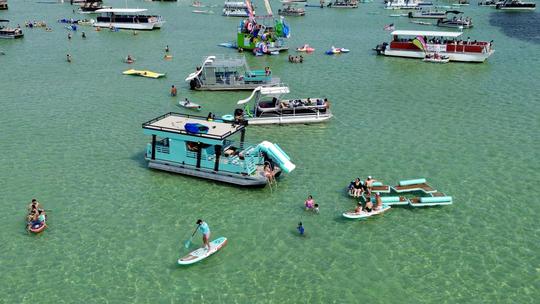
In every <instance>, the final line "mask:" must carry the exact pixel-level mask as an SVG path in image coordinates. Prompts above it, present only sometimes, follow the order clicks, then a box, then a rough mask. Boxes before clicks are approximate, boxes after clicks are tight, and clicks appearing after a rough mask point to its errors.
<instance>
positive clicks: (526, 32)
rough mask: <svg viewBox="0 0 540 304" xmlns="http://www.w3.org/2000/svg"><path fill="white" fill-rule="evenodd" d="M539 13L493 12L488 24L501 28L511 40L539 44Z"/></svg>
mask: <svg viewBox="0 0 540 304" xmlns="http://www.w3.org/2000/svg"><path fill="white" fill-rule="evenodd" d="M539 23H540V13H532V12H495V13H492V14H491V15H490V16H489V24H490V25H493V26H496V27H499V28H501V30H502V32H503V33H504V34H505V35H506V36H508V37H512V38H517V39H519V40H523V41H526V42H531V43H534V44H540V24H539Z"/></svg>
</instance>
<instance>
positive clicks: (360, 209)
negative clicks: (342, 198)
mask: <svg viewBox="0 0 540 304" xmlns="http://www.w3.org/2000/svg"><path fill="white" fill-rule="evenodd" d="M354 213H355V214H360V213H362V203H361V202H358V203H357V204H356V208H355V209H354Z"/></svg>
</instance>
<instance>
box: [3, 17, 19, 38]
mask: <svg viewBox="0 0 540 304" xmlns="http://www.w3.org/2000/svg"><path fill="white" fill-rule="evenodd" d="M8 23H9V20H5V19H2V20H0V39H17V38H22V37H24V34H23V32H22V30H21V29H20V28H11V27H8V26H7V24H8Z"/></svg>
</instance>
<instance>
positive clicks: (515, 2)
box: [495, 0, 536, 11]
mask: <svg viewBox="0 0 540 304" xmlns="http://www.w3.org/2000/svg"><path fill="white" fill-rule="evenodd" d="M495 8H496V9H498V10H509V11H510V10H512V11H532V10H534V9H536V3H534V2H522V1H520V0H506V1H504V2H503V3H498V4H497V5H496V6H495Z"/></svg>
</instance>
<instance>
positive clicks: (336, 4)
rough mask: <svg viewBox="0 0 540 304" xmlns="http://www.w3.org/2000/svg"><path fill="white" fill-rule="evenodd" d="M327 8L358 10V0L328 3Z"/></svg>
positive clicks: (341, 0)
mask: <svg viewBox="0 0 540 304" xmlns="http://www.w3.org/2000/svg"><path fill="white" fill-rule="evenodd" d="M327 7H333V8H358V0H335V1H334V2H330V3H328V5H327Z"/></svg>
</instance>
